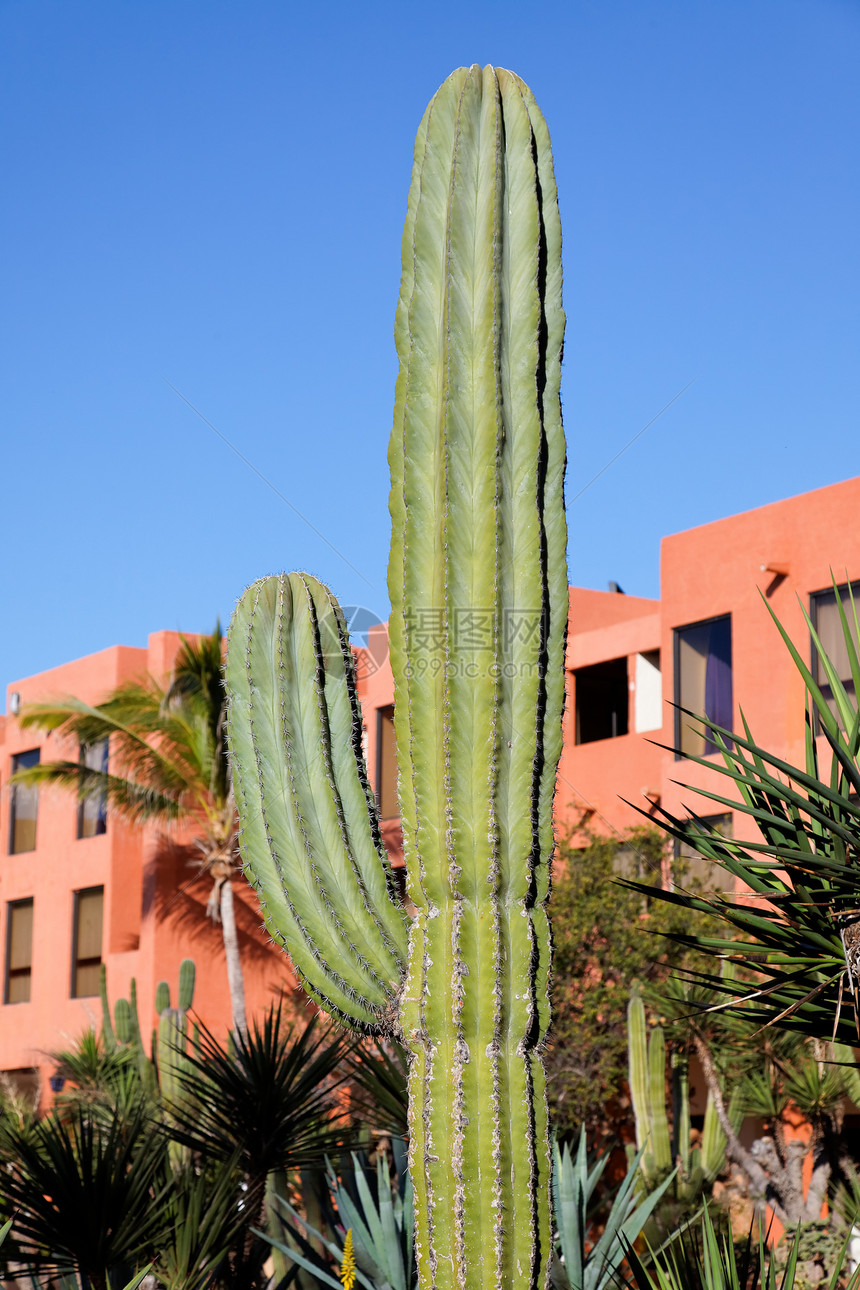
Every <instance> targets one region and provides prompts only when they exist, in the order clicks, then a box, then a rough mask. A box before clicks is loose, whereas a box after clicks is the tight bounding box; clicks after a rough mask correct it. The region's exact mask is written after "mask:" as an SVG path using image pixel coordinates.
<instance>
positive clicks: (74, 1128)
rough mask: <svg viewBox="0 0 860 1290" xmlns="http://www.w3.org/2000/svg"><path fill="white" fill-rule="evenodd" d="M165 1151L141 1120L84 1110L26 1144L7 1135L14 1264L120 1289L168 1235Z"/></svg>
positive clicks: (47, 1125)
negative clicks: (110, 1118)
mask: <svg viewBox="0 0 860 1290" xmlns="http://www.w3.org/2000/svg"><path fill="white" fill-rule="evenodd" d="M166 1147H167V1144H166V1142H165V1140H164V1138H163V1137H162V1136H161V1135H160V1134H158V1133H154V1132H153V1131H152V1124H151V1121H150V1119H149V1117H148V1116H147V1115H145V1114H144V1113H143V1112H140V1113H139V1114H138V1115H137V1117H136V1118H134V1119H130V1120H126V1121H121V1120H120V1119H118V1118H114V1119H113V1120H111V1121H109V1122H107V1121H106V1120H105V1118H104V1117H102V1116H96V1115H92V1114H90V1113H89V1112H88V1110H87V1109H86V1108H84V1107H83V1106H77V1107H75V1108H74V1111H73V1113H72V1114H71V1115H69V1116H67V1117H65V1118H64V1119H59V1118H57V1117H54V1116H51V1117H48V1118H47V1119H45V1120H43V1121H41V1122H40V1123H39V1124H38V1125H36V1126H35V1129H34V1130H33V1132H31V1133H29V1134H21V1133H18V1134H16V1133H14V1132H9V1133H7V1134H5V1135H4V1141H3V1157H4V1165H5V1168H4V1172H3V1204H4V1207H5V1208H6V1210H7V1213H8V1212H9V1211H10V1210H11V1211H12V1215H13V1230H12V1246H13V1248H12V1257H14V1259H15V1260H16V1262H18V1263H19V1264H21V1265H22V1266H24V1267H30V1268H32V1269H34V1270H35V1271H50V1272H54V1273H56V1274H58V1275H62V1274H69V1273H72V1274H74V1275H77V1276H78V1277H79V1278H80V1280H81V1282H82V1284H83V1285H84V1286H87V1287H91V1288H92V1290H108V1288H109V1287H110V1286H113V1285H116V1284H125V1281H127V1280H128V1278H129V1276H130V1275H131V1274H132V1272H134V1270H135V1269H136V1268H139V1267H140V1264H141V1263H142V1262H144V1261H146V1260H149V1259H151V1257H152V1255H153V1253H154V1252H155V1251H156V1250H157V1249H158V1246H159V1243H160V1241H161V1239H162V1238H163V1236H164V1234H165V1226H166V1217H165V1211H164V1207H163V1204H162V1196H163V1193H164V1189H165V1187H166V1186H167V1150H166ZM5 1253H6V1250H5V1249H4V1254H5Z"/></svg>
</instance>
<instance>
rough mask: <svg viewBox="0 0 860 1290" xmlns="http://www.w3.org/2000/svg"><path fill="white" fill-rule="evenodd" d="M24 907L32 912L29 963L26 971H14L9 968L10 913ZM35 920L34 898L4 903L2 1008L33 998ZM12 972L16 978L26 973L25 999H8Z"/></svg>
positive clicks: (10, 950)
mask: <svg viewBox="0 0 860 1290" xmlns="http://www.w3.org/2000/svg"><path fill="white" fill-rule="evenodd" d="M26 905H29V906H30V909H31V910H32V911H33V916H32V919H31V922H30V962H29V964H28V966H27V968H26V969H24V968H15V969H13V968H12V966H11V958H12V911H13V910H15V909H22V908H23V907H24V906H26ZM35 918H36V902H35V900H34V898H33V897H32V896H23V897H21V898H20V899H19V900H8V901H7V902H6V953H5V958H4V961H3V963H4V966H3V1006H4V1007H5V1006H6V1005H7V1004H9V1005H10V1006H15V1005H16V1004H19V1003H29V1002H30V1001H31V999H32V997H33V989H32V987H33V939H34V938H33V926H34V923H35ZM13 970H14V973H15V975H16V976H18V977H20V976H22V975H23V973H24V972H25V971H26V973H27V980H28V983H29V987H30V988H29V990H28V991H27V998H26V999H10V998H9V985H10V982H11V980H12V973H13Z"/></svg>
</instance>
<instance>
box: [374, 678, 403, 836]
mask: <svg viewBox="0 0 860 1290" xmlns="http://www.w3.org/2000/svg"><path fill="white" fill-rule="evenodd" d="M387 721H390V723H391V734H392V737H395V735H394V730H395V727H394V704H393V703H383V704H381V705H380V707H378V708H377V709H376V758H375V762H376V793H375V795H374V796H375V797H376V809H377V811H378V812H379V818H380V820H396V819H399V818H400V802H399V799H398V797H397V779H396V778H395V781H394V785H393V789H392V791H393V793H394V800H395V803H396V804H397V810H396V812H395V813H394V815H385V814H383V810H382V805H383V803H382V790H383V783H382V780H383V767H384V764H385V758H384V755H383V740H384V734H383V730H384V727H385V723H386V722H387ZM394 769H395V776H396V774H397V741H396V737H395V744H394Z"/></svg>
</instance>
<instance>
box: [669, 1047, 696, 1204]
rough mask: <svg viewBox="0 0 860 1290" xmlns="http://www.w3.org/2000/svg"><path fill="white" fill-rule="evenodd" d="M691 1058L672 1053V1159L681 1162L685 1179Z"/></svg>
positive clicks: (688, 1169) (687, 1163)
mask: <svg viewBox="0 0 860 1290" xmlns="http://www.w3.org/2000/svg"><path fill="white" fill-rule="evenodd" d="M691 1129H692V1122H691V1120H690V1059H689V1058H688V1057H687V1055H686V1053H673V1054H672V1151H671V1155H672V1160H673V1161H674V1162H675V1163H676V1164H679V1166H680V1171H681V1176H682V1178H683V1179H686V1178H688V1177H689V1174H690V1133H691Z"/></svg>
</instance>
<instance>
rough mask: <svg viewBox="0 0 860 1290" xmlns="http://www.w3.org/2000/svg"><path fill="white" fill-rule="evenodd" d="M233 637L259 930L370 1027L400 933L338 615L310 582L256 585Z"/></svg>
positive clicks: (390, 992) (232, 669)
mask: <svg viewBox="0 0 860 1290" xmlns="http://www.w3.org/2000/svg"><path fill="white" fill-rule="evenodd" d="M230 637H231V639H230V648H229V650H228V662H227V686H228V690H229V692H230V696H231V702H230V714H229V737H230V745H231V752H232V756H233V763H234V768H235V770H234V787H235V792H236V801H237V805H238V808H239V818H240V830H241V839H242V849H243V854H244V855H245V857H246V865H247V868H248V871H249V877H250V878H251V880H252V881H253V883H254V885H255V886H256V887H257V890H258V893H259V895H260V899H261V904H262V905H263V909H264V913H265V915H266V920H267V925H268V926H269V928H270V930H271V931H272V933H273V935H274V936H275V937H276V938H277V939H278V940H280V941H281V943H282V944H284V946H285V948H287V950H288V952H289V953H290V956H291V958H292V960H293V964H294V966H295V968H296V970H297V971H298V972H299V974H300V975H301V976H302V978H303V979H304V980H305V981H306V983H307V984H308V986H309V988H310V990H311V992H312V993H313V994H314V995H315V996H316V997H317V998H318V999H319V1000H320V1001H321V1002H322V1004H323V1006H324V1007H326V1008H327V1009H328V1010H330V1011H334V1012H336V1013H338V1014H339V1015H340V1016H341V1017H342V1018H344V1019H346V1020H348V1021H350V1022H351V1023H352V1024H359V1025H364V1026H367V1027H372V1028H378V1027H379V1026H380V1025H381V1024H382V1023H383V1021H384V1018H385V1016H386V1014H387V1013H390V1010H391V1008H392V1006H393V1002H394V998H395V995H396V992H397V989H398V988H399V985H400V979H401V976H402V973H403V969H404V960H405V949H406V923H405V919H404V915H403V913H402V911H401V910H400V909H399V907H398V905H397V903H396V902H395V900H394V898H393V896H392V894H391V890H390V871H389V870H388V867H387V860H386V858H385V854H384V848H383V847H382V844H381V840H380V838H379V831H378V825H377V822H376V818H375V812H374V808H373V803H372V801H371V799H370V796H369V791H368V788H367V779H366V774H365V772H364V766H363V760H362V758H361V755H360V746H359V739H358V734H357V732H358V731H359V729H360V717H359V716H358V709H357V701H356V699H355V689H354V682H353V678H352V658H351V655H350V653H349V649H348V645H347V644H346V641H345V629H344V628H343V624H342V619H341V616H340V613H339V610H338V609H337V606H336V604H335V602H334V601H333V599H332V598H331V597H330V594H329V593H328V592H327V591H326V590H325V588H323V587H322V586H321V585H320V584H319V583H317V582H316V580H315V579H312V578H310V577H309V576H307V575H302V574H291V575H290V576H289V577H279V578H270V579H264V580H263V581H261V582H259V583H256V584H255V585H254V586H253V587H251V588H249V590H248V591H247V592H246V593H245V595H244V597H243V598H242V600H241V601H240V603H239V606H238V607H237V610H236V613H235V615H234V618H233V624H232V626H231V632H230ZM252 673H253V675H254V681H253V683H252V682H251V679H250V677H251V674H252ZM304 678H313V686H312V688H310V689H308V688H304V687H303V686H302V685H301V680H302V679H304Z"/></svg>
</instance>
